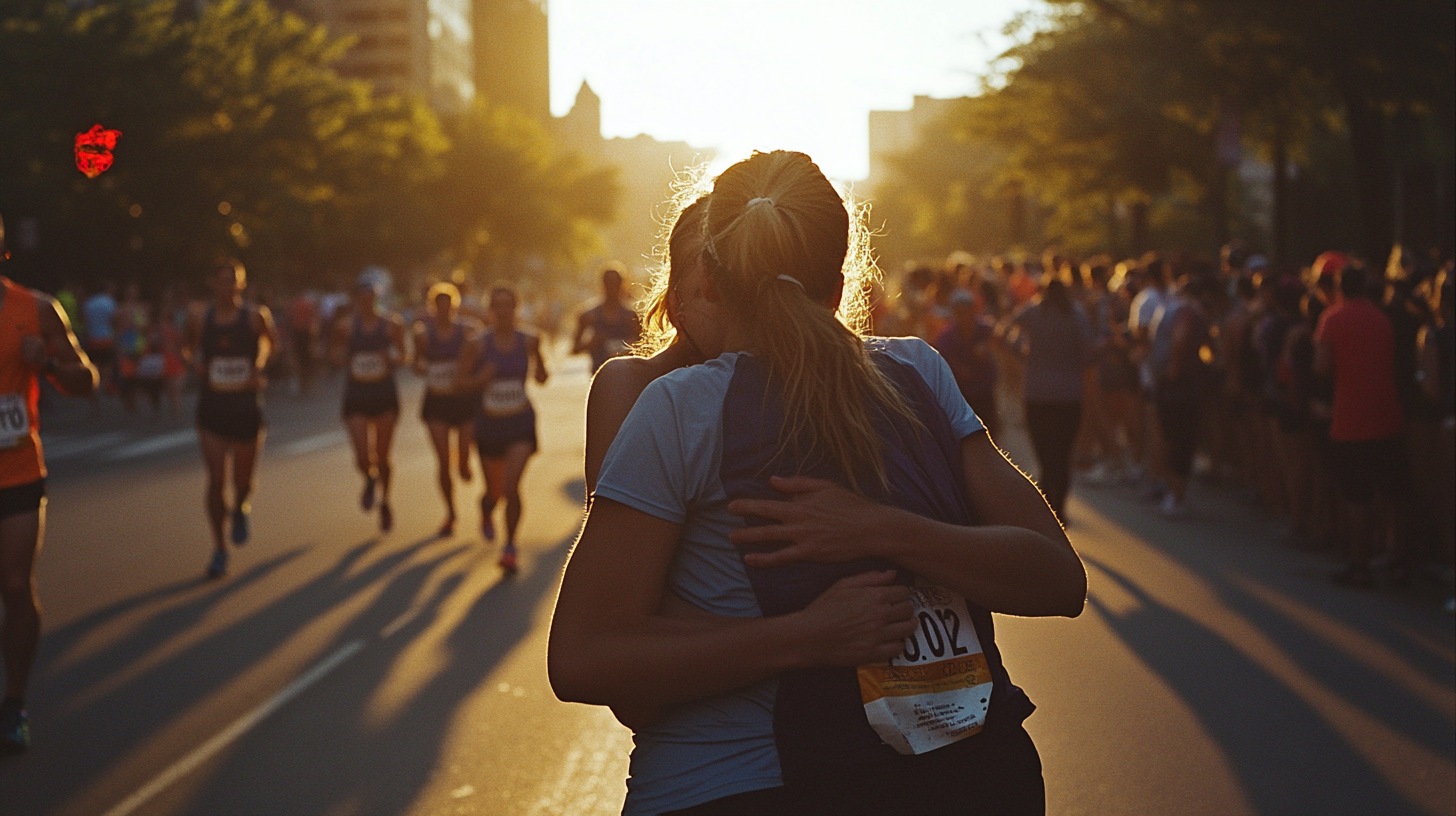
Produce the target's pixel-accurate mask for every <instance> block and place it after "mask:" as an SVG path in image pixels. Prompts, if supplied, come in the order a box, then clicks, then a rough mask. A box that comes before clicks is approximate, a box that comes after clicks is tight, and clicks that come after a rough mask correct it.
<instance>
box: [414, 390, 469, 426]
mask: <svg viewBox="0 0 1456 816" xmlns="http://www.w3.org/2000/svg"><path fill="white" fill-rule="evenodd" d="M479 404H480V400H479V399H478V398H477V397H476V396H475V395H473V394H431V393H429V392H425V401H424V404H422V405H421V406H420V419H423V420H424V421H426V422H443V423H445V424H446V425H449V426H451V427H452V428H453V427H456V426H459V425H468V424H470V421H471V420H473V419H475V411H476V406H477V405H479Z"/></svg>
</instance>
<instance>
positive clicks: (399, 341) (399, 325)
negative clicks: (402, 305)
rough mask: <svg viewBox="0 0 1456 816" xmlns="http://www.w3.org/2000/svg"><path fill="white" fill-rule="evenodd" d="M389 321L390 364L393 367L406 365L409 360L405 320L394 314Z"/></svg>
mask: <svg viewBox="0 0 1456 816" xmlns="http://www.w3.org/2000/svg"><path fill="white" fill-rule="evenodd" d="M388 320H389V350H390V355H389V362H390V364H391V365H392V366H394V365H404V363H405V361H406V360H407V359H409V357H408V356H407V355H408V352H407V351H406V350H405V344H404V320H402V319H401V318H400V316H399V315H395V314H392V315H390V316H389V317H388Z"/></svg>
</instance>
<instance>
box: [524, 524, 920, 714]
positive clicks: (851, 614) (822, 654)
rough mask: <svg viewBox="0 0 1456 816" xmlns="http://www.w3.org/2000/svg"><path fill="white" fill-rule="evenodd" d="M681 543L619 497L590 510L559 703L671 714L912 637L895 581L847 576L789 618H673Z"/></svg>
mask: <svg viewBox="0 0 1456 816" xmlns="http://www.w3.org/2000/svg"><path fill="white" fill-rule="evenodd" d="M680 533H681V526H680V525H678V524H674V523H672V522H668V521H664V520H662V519H658V518H655V517H653V516H650V515H647V514H646V513H642V512H640V511H638V510H634V509H633V508H630V507H628V506H626V505H624V504H620V503H618V502H614V501H612V500H610V499H601V498H599V499H596V500H595V501H593V502H592V506H591V509H590V510H589V512H588V513H587V520H586V526H585V527H584V528H583V529H582V534H581V538H580V539H578V541H577V544H576V549H575V550H574V551H573V552H572V555H571V560H570V561H569V562H568V563H567V566H566V574H565V576H564V577H563V578H562V583H561V593H560V595H559V596H558V597H557V601H556V611H555V614H554V615H553V617H552V621H551V637H550V643H549V646H548V648H547V670H548V673H549V676H550V679H551V686H552V688H553V689H554V690H555V692H556V695H557V696H558V697H559V698H561V699H562V700H565V701H568V702H580V703H590V704H596V705H609V706H612V707H613V709H617V710H620V711H661V710H664V709H668V708H671V707H674V706H677V705H681V704H683V703H687V702H690V701H692V700H697V699H702V698H704V697H710V696H712V695H715V694H721V693H723V692H726V691H730V690H732V689H736V688H742V687H743V686H746V685H749V684H751V683H754V682H757V681H759V680H763V679H766V678H769V677H772V676H773V675H775V674H778V673H780V672H782V671H785V670H788V669H794V668H800V667H807V666H822V665H835V666H855V665H860V664H862V663H870V662H875V661H878V660H885V659H888V658H889V657H891V656H893V655H895V654H898V653H899V652H900V650H901V649H903V648H904V642H903V641H904V637H905V636H906V635H907V634H909V632H910V631H911V629H912V628H913V627H914V621H913V620H912V619H911V618H910V612H911V608H910V603H909V600H908V598H909V592H908V590H907V589H906V588H905V587H903V586H898V585H895V584H893V581H894V578H895V576H894V573H893V572H883V573H866V574H865V575H859V576H854V577H853V578H847V579H845V580H843V581H841V582H839V583H838V584H836V585H835V586H834V587H833V588H831V589H830V590H829V591H828V592H826V593H825V594H824V595H822V596H820V598H819V599H818V600H816V601H815V602H814V603H813V604H811V605H810V606H809V607H808V608H806V609H804V610H802V611H800V612H795V613H792V614H789V615H782V616H779V617H773V618H759V617H754V618H729V617H711V618H710V617H702V618H696V617H694V618H682V619H677V618H671V619H670V618H666V617H663V616H661V615H659V614H658V610H659V608H660V607H661V606H662V599H663V594H664V588H665V585H666V581H667V573H668V569H669V567H670V565H671V562H672V555H673V552H674V550H675V549H676V546H677V541H678V536H679V534H680Z"/></svg>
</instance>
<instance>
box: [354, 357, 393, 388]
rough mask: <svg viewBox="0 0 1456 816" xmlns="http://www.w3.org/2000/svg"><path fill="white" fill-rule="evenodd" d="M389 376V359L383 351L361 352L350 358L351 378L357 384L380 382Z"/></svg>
mask: <svg viewBox="0 0 1456 816" xmlns="http://www.w3.org/2000/svg"><path fill="white" fill-rule="evenodd" d="M388 376H389V359H388V358H386V357H385V356H384V352H382V351H360V352H357V353H355V354H354V355H353V356H352V357H350V358H349V377H350V378H352V379H353V380H354V381H355V382H366V383H367V382H379V381H380V380H382V379H384V378H385V377H388Z"/></svg>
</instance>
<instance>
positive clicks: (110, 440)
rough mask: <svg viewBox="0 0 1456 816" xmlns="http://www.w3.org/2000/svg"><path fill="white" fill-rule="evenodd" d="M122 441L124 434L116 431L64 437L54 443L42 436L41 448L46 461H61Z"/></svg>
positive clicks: (124, 437)
mask: <svg viewBox="0 0 1456 816" xmlns="http://www.w3.org/2000/svg"><path fill="white" fill-rule="evenodd" d="M124 439H126V434H124V433H120V432H116V431H113V432H111V433H104V434H98V435H96V436H66V437H61V438H60V439H57V440H56V441H55V442H48V441H46V439H45V437H44V436H42V437H41V448H42V450H44V451H45V455H46V458H47V459H63V458H65V457H67V456H80V455H81V454H83V453H90V452H91V451H94V450H100V449H101V448H106V447H110V446H112V445H115V444H116V443H118V442H120V441H122V440H124Z"/></svg>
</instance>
